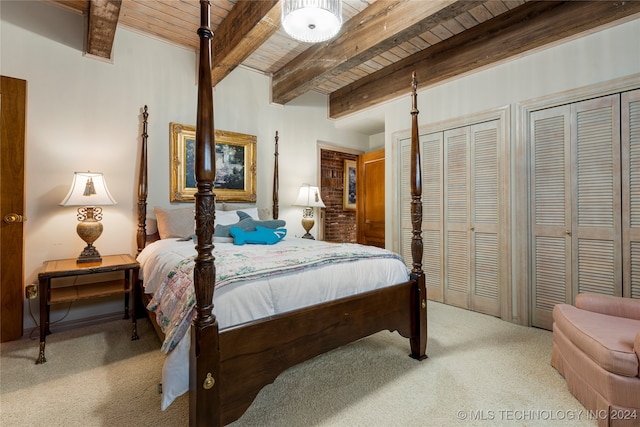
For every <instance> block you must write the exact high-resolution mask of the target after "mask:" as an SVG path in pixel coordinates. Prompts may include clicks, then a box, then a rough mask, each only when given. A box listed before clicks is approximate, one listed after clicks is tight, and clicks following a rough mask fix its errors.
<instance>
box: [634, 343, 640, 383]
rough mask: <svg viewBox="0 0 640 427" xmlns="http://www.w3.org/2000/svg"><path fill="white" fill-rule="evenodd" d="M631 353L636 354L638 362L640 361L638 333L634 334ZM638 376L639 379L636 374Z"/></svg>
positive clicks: (639, 373) (639, 374)
mask: <svg viewBox="0 0 640 427" xmlns="http://www.w3.org/2000/svg"><path fill="white" fill-rule="evenodd" d="M633 351H635V352H636V356H638V361H640V332H638V333H637V334H636V339H635V340H634V341H633ZM638 376H639V377H640V372H638Z"/></svg>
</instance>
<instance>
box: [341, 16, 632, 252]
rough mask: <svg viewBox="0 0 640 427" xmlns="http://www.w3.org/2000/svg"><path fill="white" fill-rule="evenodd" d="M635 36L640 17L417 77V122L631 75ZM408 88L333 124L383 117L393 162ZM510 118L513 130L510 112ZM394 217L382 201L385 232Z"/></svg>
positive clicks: (390, 172) (390, 187)
mask: <svg viewBox="0 0 640 427" xmlns="http://www.w3.org/2000/svg"><path fill="white" fill-rule="evenodd" d="M639 40H640V18H636V19H634V20H630V21H628V22H625V23H621V24H619V25H616V26H613V27H610V28H607V29H602V30H599V31H594V32H592V33H590V34H587V35H584V36H583V37H579V38H576V39H573V40H570V41H566V42H564V43H558V44H556V45H554V46H551V47H547V48H543V49H539V50H537V51H535V52H531V53H529V54H525V55H522V56H521V57H519V58H515V59H511V60H508V61H505V62H503V63H500V64H496V65H494V66H491V67H487V68H485V69H483V70H481V71H478V72H475V73H472V74H469V75H466V76H461V77H458V78H453V79H451V80H449V81H447V82H445V83H442V84H438V85H435V86H433V87H428V88H425V87H421V86H420V82H419V81H418V110H419V111H420V114H419V116H418V122H419V125H420V126H421V127H426V126H429V125H432V124H435V123H441V122H445V121H447V120H452V119H459V118H461V117H464V116H468V115H473V114H477V113H480V112H484V111H488V110H494V109H497V108H501V107H504V106H510V107H511V111H512V112H514V110H515V107H516V105H517V104H518V103H521V102H524V101H528V100H532V99H535V98H539V97H542V96H546V95H550V94H556V93H559V92H563V91H567V90H571V89H575V88H580V87H584V86H588V85H595V84H598V83H602V82H607V81H610V80H614V79H619V78H623V77H627V76H633V75H636V74H638V73H640V43H638V41H639ZM408 81H409V80H408ZM409 91H410V87H409V84H407V95H406V96H403V97H400V98H399V99H396V100H393V101H390V102H387V103H385V104H382V105H379V106H377V107H374V108H370V109H368V110H366V111H364V112H361V113H357V114H354V115H352V116H349V117H346V118H344V119H342V120H339V121H338V122H337V124H336V125H337V126H339V127H340V128H347V127H348V126H349V124H351V123H352V124H353V125H354V126H356V125H357V124H359V123H369V122H376V121H379V120H381V118H382V117H384V129H385V132H384V134H385V137H384V146H385V149H386V152H387V159H388V160H392V159H391V158H390V154H389V153H392V152H393V150H392V148H393V140H394V134H396V133H397V132H408V131H409V129H410V127H411V115H410V110H411V98H410V96H409ZM511 116H512V123H511V126H512V131H513V132H515V114H511ZM371 141H372V139H370V144H371ZM393 166H394V165H393V162H392V161H387V162H386V168H387V169H386V174H387V177H388V179H387V180H386V185H387V186H386V194H388V195H390V194H393V191H394V189H395V187H394V186H395V178H394V177H395V171H394V169H393ZM388 202H389V201H388ZM393 215H395V210H394V206H393V204H392V203H387V210H386V218H387V227H386V234H387V236H392V235H393V233H394V231H395V230H394V229H393V228H392V223H393V221H392V217H393ZM390 246H391V245H390V242H389V239H387V247H390Z"/></svg>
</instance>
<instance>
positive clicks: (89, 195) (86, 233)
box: [60, 172, 116, 263]
mask: <svg viewBox="0 0 640 427" xmlns="http://www.w3.org/2000/svg"><path fill="white" fill-rule="evenodd" d="M115 204H116V201H115V199H114V198H113V197H112V196H111V193H109V190H108V189H107V183H106V182H105V180H104V175H103V174H102V173H100V172H75V173H74V175H73V182H72V183H71V189H70V190H69V193H68V194H67V195H66V197H65V198H64V199H62V201H61V202H60V206H80V208H78V221H80V222H79V223H78V226H77V227H76V231H77V232H78V236H80V238H81V239H82V240H84V242H85V243H86V244H87V246H86V247H85V248H84V250H83V251H82V253H81V254H80V256H79V257H78V259H77V260H76V262H78V263H84V262H100V261H102V257H101V256H100V253H99V252H98V250H97V249H96V248H95V247H94V246H93V242H95V241H96V240H98V237H100V235H101V234H102V223H101V222H100V220H102V208H99V207H98V206H110V205H115Z"/></svg>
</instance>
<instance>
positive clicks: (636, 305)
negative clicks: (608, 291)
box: [576, 293, 640, 320]
mask: <svg viewBox="0 0 640 427" xmlns="http://www.w3.org/2000/svg"><path fill="white" fill-rule="evenodd" d="M576 307H578V308H580V309H583V310H588V311H592V312H595V313H601V314H607V315H609V316H616V317H625V318H627V319H636V320H640V299H636V298H623V297H614V296H611V295H602V294H587V293H585V294H578V295H576Z"/></svg>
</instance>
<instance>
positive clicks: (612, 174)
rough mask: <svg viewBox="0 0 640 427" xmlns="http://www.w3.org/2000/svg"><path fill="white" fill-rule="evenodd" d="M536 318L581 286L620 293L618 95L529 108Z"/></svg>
mask: <svg viewBox="0 0 640 427" xmlns="http://www.w3.org/2000/svg"><path fill="white" fill-rule="evenodd" d="M530 142H531V146H530V150H531V151H530V158H531V175H530V176H531V188H530V195H531V209H532V213H531V221H532V224H531V232H532V236H531V245H532V246H531V248H530V253H531V257H532V259H531V275H532V281H531V283H532V287H533V289H532V324H533V325H534V326H539V327H543V328H547V329H550V328H551V326H552V323H553V319H552V310H553V306H554V305H555V304H559V303H573V301H574V297H575V295H576V294H577V293H579V292H595V293H603V294H609V295H621V293H622V245H621V241H622V235H621V229H622V226H621V222H622V221H621V220H622V208H621V175H620V162H621V158H620V98H619V96H618V95H611V96H607V97H602V98H597V99H593V100H588V101H583V102H579V103H575V104H572V105H565V106H560V107H555V108H550V109H546V110H542V111H536V112H532V113H531V116H530Z"/></svg>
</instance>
